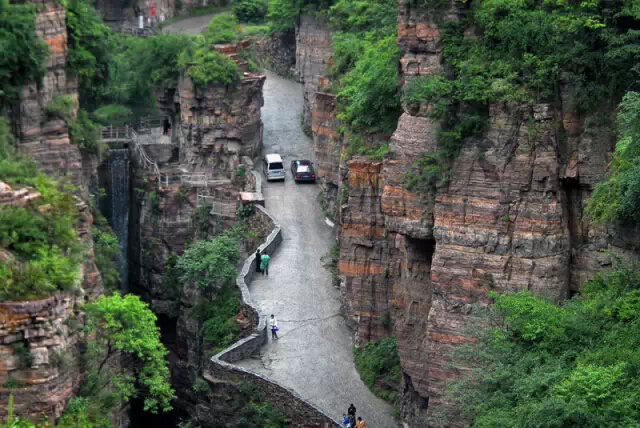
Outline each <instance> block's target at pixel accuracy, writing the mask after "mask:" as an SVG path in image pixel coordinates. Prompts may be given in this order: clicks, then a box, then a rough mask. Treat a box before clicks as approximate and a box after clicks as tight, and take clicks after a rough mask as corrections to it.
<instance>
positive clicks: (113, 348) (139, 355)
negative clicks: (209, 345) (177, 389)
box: [81, 294, 175, 413]
mask: <svg viewBox="0 0 640 428" xmlns="http://www.w3.org/2000/svg"><path fill="white" fill-rule="evenodd" d="M84 309H85V311H86V314H87V328H86V331H87V334H88V336H89V337H91V336H92V335H94V334H95V340H90V341H89V342H88V351H87V372H88V374H87V379H86V381H85V383H84V384H83V386H82V390H81V394H82V395H83V396H85V397H95V398H98V399H99V401H100V402H101V403H102V406H103V408H104V409H105V410H110V409H112V408H113V407H114V406H116V405H119V402H120V401H127V400H129V399H130V398H132V397H133V396H135V395H137V394H138V393H139V394H140V395H142V396H143V397H144V409H145V410H147V411H151V412H154V413H155V412H157V411H162V412H166V411H169V410H171V400H173V398H174V396H175V395H174V391H173V389H172V388H171V384H170V382H169V368H168V367H167V362H166V360H165V357H166V354H167V351H166V349H165V348H164V345H163V344H162V342H161V341H160V330H159V329H158V326H157V325H156V316H155V315H154V314H153V312H152V311H151V310H150V309H149V307H148V305H147V304H146V303H144V302H142V301H141V300H140V298H139V297H138V296H134V295H131V294H129V295H126V296H124V297H123V296H120V295H119V294H114V295H112V296H100V297H99V298H98V299H97V300H96V301H95V302H92V303H88V304H86V305H85V307H84ZM120 356H125V357H126V359H127V360H126V361H127V362H126V364H121V363H120V362H119V361H120Z"/></svg>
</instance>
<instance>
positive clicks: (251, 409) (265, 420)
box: [234, 382, 290, 428]
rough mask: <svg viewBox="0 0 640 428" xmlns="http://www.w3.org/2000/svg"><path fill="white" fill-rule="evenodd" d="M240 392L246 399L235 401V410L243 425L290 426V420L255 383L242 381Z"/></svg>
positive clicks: (269, 427)
mask: <svg viewBox="0 0 640 428" xmlns="http://www.w3.org/2000/svg"><path fill="white" fill-rule="evenodd" d="M238 389H239V390H240V394H241V395H242V397H244V398H245V399H244V400H242V401H241V402H240V401H235V402H234V411H235V413H238V414H239V415H240V420H239V423H240V424H241V425H243V426H256V427H257V426H261V427H265V428H281V427H282V428H284V427H288V426H290V421H289V420H288V419H287V418H286V417H285V416H284V415H283V414H282V412H281V411H280V410H278V409H277V408H275V407H274V406H273V405H272V404H271V402H270V401H268V399H267V398H268V397H265V395H264V393H263V392H262V391H260V390H259V389H258V388H256V387H255V385H253V384H251V383H249V382H242V383H241V384H240V385H239V388H238Z"/></svg>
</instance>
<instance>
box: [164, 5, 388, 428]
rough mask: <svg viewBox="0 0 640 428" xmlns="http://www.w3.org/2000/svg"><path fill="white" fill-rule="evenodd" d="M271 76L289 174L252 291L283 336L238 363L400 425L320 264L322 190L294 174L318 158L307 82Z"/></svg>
mask: <svg viewBox="0 0 640 428" xmlns="http://www.w3.org/2000/svg"><path fill="white" fill-rule="evenodd" d="M212 16H213V15H211V16H206V17H205V16H202V17H196V18H190V19H184V20H181V21H178V22H176V23H174V24H171V25H169V26H167V27H165V29H164V32H173V33H185V34H196V33H198V32H200V31H202V30H204V29H205V28H206V27H207V24H208V23H209V20H210V19H211V17H212ZM266 75H267V80H266V82H265V85H264V100H265V105H264V107H263V108H262V120H263V122H264V153H279V154H280V155H282V157H283V160H284V162H285V169H286V174H287V179H286V181H285V182H284V183H283V182H273V183H267V182H266V181H265V182H264V183H263V193H264V197H265V205H266V208H267V210H268V211H269V212H270V213H271V214H272V215H273V216H274V217H275V218H276V220H277V221H278V222H279V223H280V225H281V226H282V236H283V242H282V244H281V245H280V247H279V248H278V250H277V251H276V253H275V254H274V255H273V257H272V259H271V266H270V268H269V276H261V275H258V276H256V277H255V279H254V280H253V281H252V282H251V284H249V290H250V291H251V296H252V299H253V301H254V302H256V304H257V305H258V306H259V307H260V310H261V311H262V312H264V313H267V314H275V316H276V318H277V320H278V324H279V326H280V331H279V332H278V334H279V336H280V339H279V340H277V341H270V342H269V343H267V344H266V345H265V347H264V348H263V350H262V352H261V355H262V358H261V359H250V360H244V361H240V362H239V363H237V364H238V365H239V366H242V367H244V368H246V369H249V370H251V371H253V372H255V373H258V374H260V375H262V376H264V377H266V378H268V379H272V380H275V381H277V382H279V383H280V384H282V385H284V386H287V387H289V388H291V389H293V390H294V391H296V392H297V393H298V394H300V395H301V396H302V397H303V398H305V399H307V400H309V401H310V402H311V403H313V404H314V405H315V406H317V407H318V408H320V409H322V410H323V411H325V412H326V413H327V414H329V415H331V416H333V417H334V418H335V420H339V421H340V422H341V419H342V418H341V417H342V414H343V413H345V412H346V411H347V407H348V406H349V404H350V403H353V404H354V405H355V406H356V408H357V414H358V416H362V418H363V419H364V420H366V421H367V426H368V428H395V427H397V426H398V424H397V423H396V422H395V421H394V418H393V417H392V414H391V413H392V408H391V406H390V405H389V404H387V403H386V402H384V401H383V400H381V399H379V398H377V397H376V396H374V395H373V393H371V391H369V389H368V388H367V387H366V385H365V384H364V383H363V382H362V380H360V376H359V375H358V372H357V371H356V368H355V364H354V361H353V352H352V348H353V344H352V340H351V336H352V334H351V331H350V330H349V329H348V327H347V326H346V322H345V320H344V318H343V317H342V315H341V313H340V307H341V305H342V297H341V295H340V291H339V290H337V289H336V288H334V287H333V286H332V284H331V273H330V272H329V271H328V270H327V269H326V268H325V267H324V266H323V263H322V261H321V258H322V257H323V256H327V258H328V256H329V252H330V248H331V246H332V244H333V237H334V230H333V228H332V227H331V226H330V225H328V224H327V222H326V221H325V217H324V215H323V213H322V209H321V207H320V203H319V201H318V194H319V192H320V188H319V186H317V185H314V184H296V183H294V181H293V180H292V178H291V172H290V168H289V166H290V163H291V160H293V159H311V160H313V150H312V142H311V139H309V137H307V136H306V135H304V133H303V132H302V127H301V124H300V122H301V121H300V119H301V115H302V104H303V95H302V85H301V84H298V83H295V82H292V81H290V80H286V79H283V78H281V77H279V76H277V75H275V74H273V73H270V72H266ZM256 167H257V168H258V169H261V165H260V164H258V165H256Z"/></svg>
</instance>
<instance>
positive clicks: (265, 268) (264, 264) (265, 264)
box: [260, 254, 271, 275]
mask: <svg viewBox="0 0 640 428" xmlns="http://www.w3.org/2000/svg"><path fill="white" fill-rule="evenodd" d="M260 260H261V262H260V269H262V274H263V275H269V260H271V257H269V256H268V255H267V254H263V255H262V256H261V257H260Z"/></svg>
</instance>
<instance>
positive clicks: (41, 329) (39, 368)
mask: <svg viewBox="0 0 640 428" xmlns="http://www.w3.org/2000/svg"><path fill="white" fill-rule="evenodd" d="M38 197H40V195H39V193H36V192H33V191H30V190H29V189H18V190H12V189H11V188H10V187H9V186H6V185H4V183H1V182H0V204H1V205H7V204H8V205H21V206H23V205H25V204H28V203H29V201H30V200H31V199H34V198H38ZM77 206H78V209H79V211H80V218H79V222H78V226H77V231H78V236H79V237H80V239H81V240H82V241H83V242H84V243H85V244H86V245H88V246H89V248H90V250H89V253H88V255H87V256H86V258H85V261H84V263H83V264H82V277H83V283H82V287H81V289H80V290H79V292H78V293H76V294H73V293H56V294H55V295H53V296H50V297H47V298H44V299H39V300H31V301H25V302H2V303H0V385H1V386H0V420H4V418H5V417H6V416H7V404H8V402H9V396H10V395H11V394H13V396H14V414H16V415H19V416H21V417H28V418H33V419H41V418H43V417H47V418H49V419H50V420H55V419H56V418H58V417H60V416H61V415H62V412H63V411H64V409H65V407H66V405H67V402H68V401H69V399H70V398H72V397H73V396H74V395H75V394H76V393H77V391H78V388H79V386H80V382H81V380H82V373H81V370H80V366H79V364H78V355H79V351H80V349H79V339H80V336H81V334H82V325H83V322H84V321H83V314H82V305H83V304H84V302H85V301H86V300H89V299H93V298H95V297H96V296H98V295H100V294H102V282H101V278H100V273H99V272H98V270H97V268H96V265H95V262H94V257H93V248H92V239H91V232H90V227H91V223H92V221H93V219H92V217H91V214H90V213H89V209H88V207H87V205H86V204H85V203H84V202H81V201H78V204H77ZM0 255H1V254H0Z"/></svg>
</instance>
